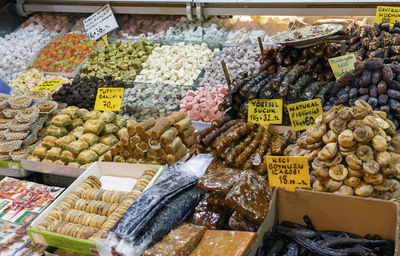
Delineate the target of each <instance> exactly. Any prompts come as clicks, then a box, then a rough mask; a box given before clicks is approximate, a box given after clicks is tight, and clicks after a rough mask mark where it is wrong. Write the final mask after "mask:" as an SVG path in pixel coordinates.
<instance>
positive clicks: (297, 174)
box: [265, 156, 310, 191]
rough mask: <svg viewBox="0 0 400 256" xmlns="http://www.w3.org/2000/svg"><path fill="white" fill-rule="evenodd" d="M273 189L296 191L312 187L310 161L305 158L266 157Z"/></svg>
mask: <svg viewBox="0 0 400 256" xmlns="http://www.w3.org/2000/svg"><path fill="white" fill-rule="evenodd" d="M265 159H266V162H267V169H268V180H269V184H270V186H271V187H283V188H285V189H287V190H291V191H294V190H295V189H296V188H309V187H310V172H309V169H308V159H307V157H305V156H265Z"/></svg>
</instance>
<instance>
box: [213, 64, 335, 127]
mask: <svg viewBox="0 0 400 256" xmlns="http://www.w3.org/2000/svg"><path fill="white" fill-rule="evenodd" d="M314 74H315V73H314V70H313V69H310V68H309V67H307V66H304V65H298V66H296V67H294V68H293V69H291V70H289V69H288V68H285V67H281V68H280V69H279V70H278V72H277V73H275V74H269V73H268V72H267V71H263V72H261V73H260V74H259V75H257V76H253V77H242V78H241V79H238V80H235V81H233V82H232V84H231V85H230V86H229V90H228V92H227V94H226V95H225V97H224V99H223V100H222V102H221V104H220V105H219V106H218V109H219V110H220V111H225V110H227V109H229V108H231V109H230V110H229V111H228V113H229V115H231V116H232V117H233V118H242V119H246V118H247V113H248V109H247V102H248V101H249V100H253V99H274V98H280V99H283V103H284V115H283V123H284V124H290V120H289V115H288V112H287V109H286V107H285V106H286V104H291V103H295V102H299V101H304V100H311V99H315V98H317V99H321V102H324V99H325V96H326V95H327V93H328V91H329V90H330V89H331V88H332V87H333V85H334V82H325V81H316V82H313V81H315V80H314V79H313V75H314Z"/></svg>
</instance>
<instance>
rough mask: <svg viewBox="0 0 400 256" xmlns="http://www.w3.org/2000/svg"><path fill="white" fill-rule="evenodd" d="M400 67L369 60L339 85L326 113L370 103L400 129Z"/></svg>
mask: <svg viewBox="0 0 400 256" xmlns="http://www.w3.org/2000/svg"><path fill="white" fill-rule="evenodd" d="M399 90H400V65H399V64H398V63H397V62H393V63H390V64H384V63H383V62H382V60H380V59H369V60H366V61H361V62H359V63H357V64H356V68H355V71H350V72H348V73H346V74H345V75H344V76H342V77H341V78H340V79H338V80H337V81H336V82H335V86H334V87H333V88H332V89H331V91H330V95H331V97H329V100H327V101H326V102H325V104H324V110H328V109H329V108H330V107H331V106H333V105H339V104H342V105H346V106H352V105H354V102H355V101H356V100H358V99H360V100H364V101H366V102H368V104H369V105H371V106H372V108H373V109H374V110H379V111H383V112H385V113H387V117H388V118H389V119H390V120H391V121H392V122H393V123H394V125H395V126H396V128H397V129H398V128H399V121H398V120H400V91H399Z"/></svg>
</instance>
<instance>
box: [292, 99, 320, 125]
mask: <svg viewBox="0 0 400 256" xmlns="http://www.w3.org/2000/svg"><path fill="white" fill-rule="evenodd" d="M287 110H288V112H289V117H290V122H291V123H292V127H293V131H301V130H306V129H308V128H310V127H313V126H314V125H315V119H317V117H319V116H320V115H322V113H323V111H322V106H321V100H320V99H314V100H307V101H301V102H297V103H293V104H290V105H287Z"/></svg>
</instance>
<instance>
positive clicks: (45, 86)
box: [31, 80, 65, 92]
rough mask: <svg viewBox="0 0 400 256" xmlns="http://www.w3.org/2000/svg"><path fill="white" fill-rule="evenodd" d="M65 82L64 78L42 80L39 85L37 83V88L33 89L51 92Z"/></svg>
mask: <svg viewBox="0 0 400 256" xmlns="http://www.w3.org/2000/svg"><path fill="white" fill-rule="evenodd" d="M64 82H65V81H64V80H45V81H43V82H41V83H40V84H39V85H37V86H36V87H35V88H33V89H32V90H31V91H44V92H49V91H52V90H54V89H56V88H57V87H58V86H60V85H61V84H62V83H64Z"/></svg>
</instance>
